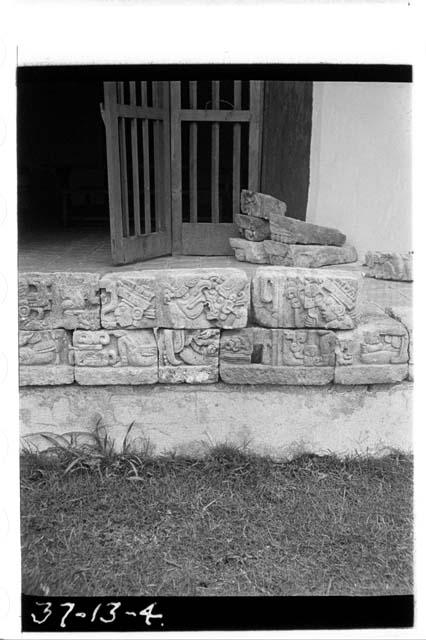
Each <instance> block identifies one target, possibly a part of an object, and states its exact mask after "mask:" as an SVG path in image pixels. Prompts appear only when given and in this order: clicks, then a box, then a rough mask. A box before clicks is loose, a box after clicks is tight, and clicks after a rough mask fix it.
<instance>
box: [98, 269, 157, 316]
mask: <svg viewBox="0 0 426 640" xmlns="http://www.w3.org/2000/svg"><path fill="white" fill-rule="evenodd" d="M157 281H158V274H157V272H152V273H150V272H149V271H142V272H136V271H131V272H128V273H127V272H125V273H109V274H106V275H105V276H103V277H102V278H101V280H100V289H101V324H102V327H104V328H105V329H115V328H132V329H147V328H151V327H156V326H157V295H156V282H157Z"/></svg>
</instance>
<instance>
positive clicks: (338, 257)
mask: <svg viewBox="0 0 426 640" xmlns="http://www.w3.org/2000/svg"><path fill="white" fill-rule="evenodd" d="M263 246H264V249H265V252H266V253H267V255H268V258H269V262H270V264H272V265H281V266H284V267H304V268H309V269H313V268H316V267H323V266H325V265H331V264H344V263H347V262H356V261H357V260H358V255H357V252H356V249H355V247H353V246H352V245H350V244H346V245H344V246H343V247H333V246H331V245H319V244H305V245H303V244H284V243H283V242H276V241H275V240H265V241H264V243H263Z"/></svg>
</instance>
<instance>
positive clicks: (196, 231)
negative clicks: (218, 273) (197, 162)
mask: <svg viewBox="0 0 426 640" xmlns="http://www.w3.org/2000/svg"><path fill="white" fill-rule="evenodd" d="M180 89H181V87H180V81H171V82H170V122H171V132H170V133H171V139H170V157H171V171H170V178H171V216H172V251H173V255H181V254H185V255H190V254H193V253H194V252H193V251H190V250H187V248H186V241H185V235H186V233H185V232H188V237H189V236H190V235H191V234H192V238H191V243H190V246H194V245H195V246H201V245H202V243H203V242H205V239H206V237H208V236H210V250H211V253H210V255H221V253H220V252H219V251H217V250H215V247H216V246H221V245H222V246H223V244H224V241H225V240H227V238H229V237H231V236H232V235H238V229H237V227H236V225H235V224H234V223H233V222H230V223H225V222H217V223H215V222H205V223H203V222H195V223H191V222H183V220H182V148H181V130H182V129H181V123H182V122H184V121H186V122H248V123H249V124H250V128H249V141H248V154H249V167H248V188H249V189H250V190H253V191H259V189H260V179H261V163H262V127H263V94H264V81H250V110H240V111H237V110H235V111H227V110H214V109H209V110H203V109H182V108H181V92H180ZM234 215H235V211H234ZM232 254H233V251H232V249H231V247H229V253H228V255H232Z"/></svg>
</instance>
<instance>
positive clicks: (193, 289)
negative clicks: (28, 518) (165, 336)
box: [159, 269, 250, 329]
mask: <svg viewBox="0 0 426 640" xmlns="http://www.w3.org/2000/svg"><path fill="white" fill-rule="evenodd" d="M159 290H160V294H159V298H160V312H159V316H160V318H159V326H160V327H163V328H169V329H208V328H210V327H212V328H213V327H222V328H229V329H231V328H234V327H235V328H237V327H245V326H246V324H247V314H248V307H249V301H250V283H249V280H248V278H247V275H246V274H245V273H244V271H240V270H238V269H215V270H212V269H174V270H172V271H171V270H170V271H165V272H163V273H162V275H161V279H160V283H159Z"/></svg>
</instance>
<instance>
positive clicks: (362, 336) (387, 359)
mask: <svg viewBox="0 0 426 640" xmlns="http://www.w3.org/2000/svg"><path fill="white" fill-rule="evenodd" d="M336 338H337V342H336V372H335V379H334V381H335V382H336V384H385V383H394V382H400V381H401V380H404V379H405V378H406V377H407V374H408V364H407V363H408V333H407V330H406V329H405V327H404V326H403V325H402V324H401V323H400V322H397V321H396V320H394V319H392V318H390V317H389V316H388V315H386V314H384V313H380V312H379V311H377V312H372V311H367V312H366V313H363V314H362V315H361V318H360V321H359V325H358V326H357V328H356V329H354V330H353V331H336Z"/></svg>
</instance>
